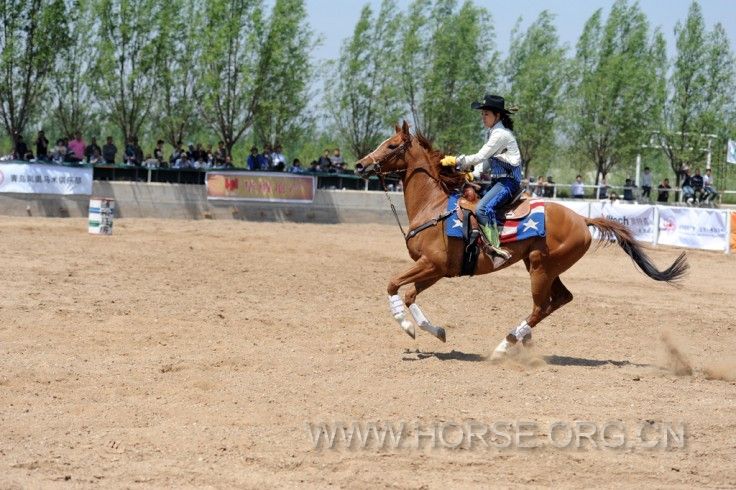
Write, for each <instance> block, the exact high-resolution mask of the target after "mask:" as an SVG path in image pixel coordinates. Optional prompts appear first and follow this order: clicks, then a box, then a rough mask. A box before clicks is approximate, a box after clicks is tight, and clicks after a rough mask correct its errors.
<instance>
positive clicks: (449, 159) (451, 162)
mask: <svg viewBox="0 0 736 490" xmlns="http://www.w3.org/2000/svg"><path fill="white" fill-rule="evenodd" d="M456 162H457V158H455V157H453V156H450V155H447V156H446V157H444V158H443V159H442V160H440V164H441V165H442V166H443V167H454V166H455V163H456Z"/></svg>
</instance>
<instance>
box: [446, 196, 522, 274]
mask: <svg viewBox="0 0 736 490" xmlns="http://www.w3.org/2000/svg"><path fill="white" fill-rule="evenodd" d="M470 189H472V192H467V191H468V187H466V189H465V190H464V191H463V196H462V197H461V198H460V199H459V200H458V206H457V211H456V213H457V217H458V219H459V220H461V221H462V223H463V227H462V230H463V243H464V244H465V247H464V249H463V261H462V267H461V270H460V275H461V276H472V275H473V274H474V273H475V268H476V266H477V264H478V256H479V255H480V251H481V249H482V248H483V245H482V244H481V243H480V242H481V238H480V235H481V231H480V227H479V226H478V218H477V217H476V215H475V210H476V208H477V206H478V197H477V194H476V193H475V190H474V189H475V188H474V187H470ZM530 212H531V196H530V195H529V194H527V193H525V192H524V191H522V190H521V189H519V191H517V192H516V194H514V196H513V197H512V198H511V200H510V201H509V202H508V203H507V204H505V205H504V206H502V207H501V208H499V209H498V210H497V211H496V220H497V221H498V223H499V224H503V223H504V222H505V221H506V220H511V219H521V218H524V217H525V216H527V215H528V214H529V213H530Z"/></svg>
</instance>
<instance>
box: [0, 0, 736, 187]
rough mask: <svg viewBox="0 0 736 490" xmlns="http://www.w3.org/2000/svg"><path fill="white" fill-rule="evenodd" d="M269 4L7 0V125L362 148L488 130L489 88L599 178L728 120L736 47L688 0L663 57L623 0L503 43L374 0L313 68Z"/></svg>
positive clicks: (669, 151) (291, 12)
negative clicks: (564, 33) (406, 134)
mask: <svg viewBox="0 0 736 490" xmlns="http://www.w3.org/2000/svg"><path fill="white" fill-rule="evenodd" d="M270 3H271V4H272V8H271V9H270V10H268V9H266V7H265V5H264V2H263V0H165V1H164V0H7V1H4V2H2V4H1V5H0V16H1V17H2V24H0V72H1V73H2V74H3V77H2V78H0V116H1V117H2V123H3V125H4V128H5V130H6V132H7V133H8V135H11V137H12V135H16V134H24V133H26V132H28V131H29V130H30V129H31V127H32V126H33V125H34V124H35V125H38V124H48V125H51V126H54V127H56V128H58V129H59V131H60V132H62V133H63V134H65V135H68V136H71V135H72V134H73V133H74V132H76V131H78V130H79V131H84V132H87V131H90V130H92V129H93V128H100V127H102V126H106V125H109V124H110V123H112V124H114V126H115V127H116V128H117V129H118V131H119V133H120V135H121V136H122V137H124V138H126V139H127V138H130V137H133V136H135V137H140V136H141V135H147V134H150V133H153V134H155V136H154V137H155V138H158V137H159V136H160V135H165V138H164V139H165V140H166V141H168V142H169V143H170V144H172V145H175V144H176V143H177V142H179V141H184V140H186V139H190V138H191V136H192V135H196V134H202V132H204V131H208V132H210V133H214V134H216V135H217V137H218V138H219V139H221V140H222V141H224V142H225V145H226V147H227V149H228V151H229V152H231V153H232V149H233V147H234V146H235V145H236V144H237V143H239V142H244V143H246V142H245V141H244V140H248V141H247V143H246V144H247V145H249V144H250V141H255V142H274V141H275V140H279V141H281V142H283V143H284V144H285V146H286V147H287V149H291V150H292V151H293V150H294V145H295V144H296V142H316V141H325V140H326V139H327V138H329V139H331V140H332V142H333V143H334V142H337V143H340V144H343V145H344V146H346V147H347V148H348V149H349V151H348V153H349V154H351V156H361V155H364V154H366V153H368V152H369V151H370V150H372V149H373V148H374V147H375V146H376V145H377V144H378V143H379V142H380V141H381V140H383V139H384V138H385V137H386V134H387V132H388V131H390V128H392V127H393V124H394V123H395V122H396V121H398V120H400V119H402V118H407V119H409V120H410V122H411V123H412V124H413V126H414V127H415V128H416V130H418V131H421V132H422V133H423V134H424V135H425V136H428V137H429V138H431V139H433V140H434V141H435V144H436V145H438V146H439V147H441V148H443V149H444V150H446V151H447V152H448V153H450V152H469V151H474V150H475V149H476V148H477V147H478V146H479V144H480V142H481V141H482V139H481V129H480V127H479V118H478V115H477V114H476V113H475V112H474V111H471V110H469V102H470V101H471V100H477V99H478V98H479V97H481V96H482V95H483V94H484V93H485V92H495V93H500V94H502V95H504V96H506V98H507V100H508V101H509V102H510V103H511V104H513V105H516V106H518V107H519V109H520V111H519V112H518V113H517V115H516V118H515V119H516V127H515V131H516V133H517V138H518V140H519V143H520V147H521V150H522V155H523V158H524V161H525V164H526V165H527V166H529V165H535V163H536V162H537V161H540V162H541V161H549V160H550V159H551V158H552V156H553V155H559V154H560V153H565V154H568V155H571V157H570V159H571V160H572V161H576V162H581V163H579V164H576V165H577V167H578V168H577V169H576V171H583V170H585V169H594V170H596V174H597V175H601V176H605V175H606V174H608V173H609V172H611V170H612V169H614V167H616V165H619V164H621V163H622V162H626V161H632V159H633V158H634V155H635V154H636V153H637V152H639V151H640V150H641V147H642V145H643V144H648V145H649V146H650V147H651V146H654V147H656V148H658V149H659V150H661V152H662V154H663V155H665V156H666V158H667V160H668V162H669V164H670V165H671V167H672V169H673V170H674V171H677V170H678V169H679V168H680V166H681V165H695V164H697V163H699V162H702V160H703V154H704V153H703V151H704V148H706V147H707V145H709V144H718V145H721V144H723V143H724V139H725V137H726V135H727V134H728V133H729V131H732V130H733V129H734V121H735V118H734V116H735V115H736V109H735V107H736V106H735V105H734V101H733V100H732V99H731V97H730V95H731V94H733V92H734V88H735V87H734V74H735V73H734V55H733V53H732V51H731V48H730V45H729V41H728V39H727V36H726V34H725V31H724V29H723V27H722V26H721V25H720V24H716V25H715V27H714V28H713V29H711V30H708V29H707V28H706V26H705V23H704V19H703V14H702V11H701V8H700V6H699V4H698V3H697V2H693V3H692V5H691V7H690V10H689V12H688V15H687V18H686V19H684V20H683V21H682V22H680V23H678V24H677V26H676V29H675V38H676V47H675V48H676V49H675V55H674V58H673V59H668V56H667V49H666V43H665V39H664V36H663V34H662V32H660V31H659V29H657V28H652V26H650V24H649V22H648V20H647V17H646V15H645V14H644V13H643V12H642V10H641V9H640V8H639V6H638V5H637V4H636V3H633V2H630V1H629V0H617V1H616V2H615V3H614V4H613V5H612V7H611V9H610V11H608V12H603V11H601V10H599V11H597V12H595V13H594V14H593V15H592V17H591V18H590V19H589V20H588V21H587V22H586V24H585V26H584V29H583V32H582V34H581V36H580V38H579V40H578V42H577V45H576V47H575V48H574V49H572V50H571V49H569V48H568V47H567V46H564V45H562V44H561V42H560V40H559V37H558V35H557V32H556V30H555V25H554V17H553V15H552V14H551V13H549V12H547V11H544V12H542V13H541V14H540V15H539V17H538V18H537V19H536V20H534V21H533V22H532V23H531V24H530V25H529V26H528V27H527V28H526V29H525V30H522V29H521V22H519V23H518V24H517V26H516V27H515V29H514V30H513V33H512V39H511V44H510V48H509V51H508V53H507V55H506V57H505V58H504V57H502V56H501V54H500V53H499V52H498V51H497V49H496V47H495V42H494V36H495V34H494V27H493V17H492V14H491V12H489V11H488V10H487V9H485V8H483V7H480V6H478V5H476V4H475V3H474V2H473V1H471V0H466V1H464V2H463V3H459V2H458V1H457V0H413V1H412V2H411V3H410V4H409V5H408V7H407V8H406V9H405V10H402V9H400V8H399V7H398V6H397V3H396V1H395V0H383V2H382V4H381V5H380V8H379V10H378V11H376V12H374V11H373V10H372V9H371V8H370V7H369V6H365V7H364V8H363V9H362V12H361V15H360V18H359V20H358V22H357V24H356V25H355V28H354V32H353V35H352V36H351V37H350V38H349V39H347V40H345V42H344V45H343V47H342V49H341V53H340V57H339V59H337V60H332V61H330V62H328V66H327V67H324V68H322V69H319V70H317V69H316V67H315V66H314V62H313V60H311V58H310V55H311V52H312V50H313V48H314V47H315V45H316V42H317V39H318V38H317V37H316V36H315V34H314V32H313V31H312V29H311V27H310V26H309V25H308V23H307V22H306V20H305V19H306V10H305V5H304V0H274V1H273V2H270ZM320 73H327V74H328V75H327V76H326V77H325V78H324V79H323V78H321V77H319V76H317V75H318V74H320ZM321 84H324V90H323V91H322V97H321V98H320V97H315V95H316V93H317V91H318V88H319V86H321ZM320 116H322V122H321V123H318V120H319V118H320ZM325 135H330V136H325ZM713 135H715V137H714V136H713ZM241 146H245V145H241ZM597 178H598V177H596V181H597Z"/></svg>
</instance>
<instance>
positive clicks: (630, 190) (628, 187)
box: [624, 178, 636, 202]
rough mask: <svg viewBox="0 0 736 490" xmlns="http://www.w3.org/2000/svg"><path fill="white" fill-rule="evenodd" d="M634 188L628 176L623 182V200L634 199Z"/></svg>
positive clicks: (629, 200) (632, 200)
mask: <svg viewBox="0 0 736 490" xmlns="http://www.w3.org/2000/svg"><path fill="white" fill-rule="evenodd" d="M634 189H636V185H635V184H634V181H633V180H631V179H630V178H629V179H626V182H625V183H624V201H626V202H634V201H635V200H636V199H635V198H634Z"/></svg>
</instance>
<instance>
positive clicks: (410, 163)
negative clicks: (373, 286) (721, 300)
mask: <svg viewBox="0 0 736 490" xmlns="http://www.w3.org/2000/svg"><path fill="white" fill-rule="evenodd" d="M442 156H443V155H442V153H441V152H438V151H435V150H434V149H433V148H432V145H431V143H430V142H429V141H428V140H427V139H426V138H424V137H423V136H422V135H421V134H416V135H412V134H411V133H410V132H409V126H408V124H407V123H406V121H404V124H403V126H402V127H399V126H396V133H395V134H394V135H393V136H391V137H390V138H388V139H387V140H385V141H384V142H383V143H381V144H380V145H378V147H377V148H376V149H375V150H373V151H372V152H371V153H370V154H368V155H366V156H365V157H363V158H362V159H360V160H359V161H358V162H357V164H356V173H357V174H358V175H361V176H363V177H364V178H367V177H368V176H370V175H379V176H383V175H385V174H389V173H399V174H400V175H401V179H402V183H403V186H404V202H405V205H406V213H407V215H408V217H409V227H410V231H409V232H408V233H407V235H406V237H405V238H406V246H407V248H408V250H409V255H410V256H411V258H412V259H413V260H414V264H413V265H412V266H411V267H410V268H409V269H407V270H405V271H404V272H402V273H400V274H398V275H396V276H394V277H392V278H391V280H390V281H389V283H388V295H389V305H390V308H391V313H392V314H393V316H394V319H395V320H396V321H397V322H398V323H399V325H400V326H401V328H402V329H404V331H405V332H406V333H408V334H409V335H411V336H412V337H414V336H415V330H414V325H413V324H412V323H411V321H410V320H408V319H407V318H406V311H405V309H404V305H406V306H407V307H408V308H409V311H410V312H411V313H412V316H413V318H414V320H415V322H416V323H417V324H418V325H419V327H420V328H421V329H422V330H425V331H427V332H430V333H431V334H433V335H434V336H436V337H437V338H439V339H440V340H442V341H443V342H444V341H445V331H444V329H443V328H441V327H438V326H435V325H433V324H432V323H431V322H430V321H429V320H427V318H426V316H425V315H424V313H423V312H422V310H421V309H420V308H419V306H418V305H417V304H416V298H417V295H418V294H419V293H421V292H422V291H424V290H425V289H427V288H428V287H430V286H432V285H433V284H434V283H436V282H437V281H438V280H439V279H440V278H443V277H454V276H458V275H460V271H461V266H462V256H463V246H464V245H463V240H462V239H456V238H448V237H447V236H446V234H445V231H444V225H443V223H442V222H441V220H439V221H438V219H437V218H438V217H440V216H442V215H443V213H445V212H446V210H447V203H448V198H449V194H450V193H451V192H453V191H456V190H458V189H460V188H461V187H462V185H463V184H464V182H465V176H464V174H462V173H460V172H457V171H455V169H454V168H447V167H442V166H441V165H440V159H441V158H442ZM545 214H546V216H545V219H546V221H545V229H546V236H545V237H538V238H530V239H526V240H522V241H517V242H512V243H508V244H505V245H504V247H505V248H506V249H507V250H508V251H509V252H510V253H511V258H510V259H509V260H507V261H505V262H503V261H502V259H500V258H497V257H494V258H491V257H489V256H488V255H486V254H480V256H479V258H478V262H477V267H476V270H475V274H476V275H477V274H487V273H489V272H496V271H497V270H500V269H504V268H506V267H508V266H510V265H511V264H514V263H515V262H518V261H519V260H523V261H524V265H525V266H526V268H527V270H528V271H529V275H530V276H531V286H532V300H533V303H534V306H533V308H532V312H531V314H530V315H529V316H528V317H526V319H525V320H524V321H522V322H521V324H520V325H518V326H517V327H515V328H512V329H511V331H510V332H509V334H508V335H507V336H506V338H505V339H504V340H503V341H501V343H500V344H499V345H498V347H496V350H495V351H494V353H493V358H499V357H503V356H505V355H508V354H510V353H511V352H512V351H514V350H516V345H517V342H519V341H521V343H520V344H521V345H524V344H527V343H528V342H530V341H531V329H532V328H533V327H535V326H536V325H537V324H538V323H539V322H541V321H542V320H543V319H544V318H545V317H547V316H548V315H550V314H551V313H552V312H554V311H555V310H557V309H558V308H560V307H561V306H563V305H565V304H567V303H569V302H570V301H572V294H571V293H570V291H568V289H567V288H566V287H565V285H564V284H562V281H561V280H560V274H562V273H563V272H565V271H566V270H567V269H569V268H570V267H571V266H572V265H573V264H574V263H575V262H577V261H578V260H580V258H581V257H582V256H583V255H584V254H585V253H586V252H587V251H588V248H589V247H590V244H591V239H592V238H591V234H590V230H589V229H588V227H589V226H592V227H594V228H597V229H598V230H599V232H600V234H601V239H602V240H604V243H610V242H611V241H613V240H614V239H615V240H616V241H617V242H618V244H619V245H620V246H621V248H622V249H623V250H624V252H626V253H627V254H628V255H629V256H630V257H631V259H632V260H633V261H634V263H635V264H636V265H637V266H638V267H639V268H640V269H641V270H642V271H643V272H644V273H645V274H646V275H647V276H649V277H650V278H652V279H654V280H655V281H666V282H671V281H675V280H677V279H678V278H680V277H682V276H683V275H684V274H685V272H686V271H687V268H688V264H687V261H686V259H685V254H684V253H682V254H681V255H680V256H679V257H678V258H677V259H676V260H675V261H674V262H673V264H672V265H671V266H669V267H668V268H667V269H665V270H664V271H660V270H658V269H657V268H656V266H655V265H654V264H653V263H652V261H651V260H650V259H649V257H647V255H646V254H645V253H644V251H643V250H642V247H641V245H640V244H639V243H638V242H636V241H635V240H634V238H633V237H632V234H631V232H630V230H629V229H628V228H627V227H626V226H624V225H622V224H620V223H618V222H616V221H613V220H610V219H606V218H594V219H588V218H585V217H583V216H580V215H579V214H577V213H575V212H574V211H572V210H570V209H568V208H566V207H565V206H562V205H560V204H556V203H554V202H547V203H545ZM419 228H421V230H420V231H419V232H417V230H418V229H419ZM407 284H411V286H410V287H409V289H408V290H407V291H406V294H405V295H404V300H403V301H402V300H401V298H400V297H399V296H398V292H399V288H401V287H402V286H405V285H407Z"/></svg>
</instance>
